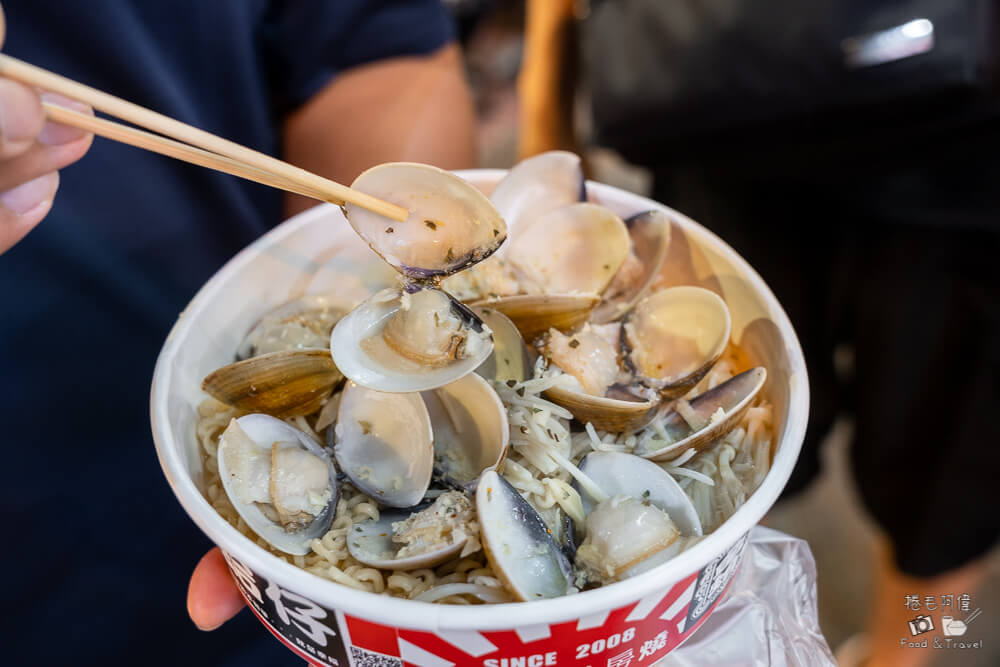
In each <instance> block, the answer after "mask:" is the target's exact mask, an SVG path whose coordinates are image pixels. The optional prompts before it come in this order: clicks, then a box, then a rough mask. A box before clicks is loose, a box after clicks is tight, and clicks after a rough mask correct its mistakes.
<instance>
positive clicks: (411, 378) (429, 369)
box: [330, 285, 493, 392]
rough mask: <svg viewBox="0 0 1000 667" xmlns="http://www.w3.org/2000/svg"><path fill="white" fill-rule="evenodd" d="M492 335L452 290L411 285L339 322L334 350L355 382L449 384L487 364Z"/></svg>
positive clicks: (382, 387)
mask: <svg viewBox="0 0 1000 667" xmlns="http://www.w3.org/2000/svg"><path fill="white" fill-rule="evenodd" d="M492 349H493V340H492V334H491V332H490V330H489V328H488V327H487V326H486V325H485V324H483V321H482V320H480V319H479V317H478V316H476V314H475V313H473V312H472V311H471V310H469V308H468V307H467V306H465V305H464V304H462V303H461V302H460V301H457V300H455V299H454V298H452V297H451V296H450V295H449V294H448V293H447V292H444V291H442V290H438V289H434V288H432V287H424V286H419V285H409V286H407V287H406V288H405V289H393V288H390V289H386V290H382V291H381V292H378V293H377V294H375V295H374V296H372V297H371V298H369V299H368V300H366V301H365V302H364V303H362V304H361V305H360V306H358V307H357V308H355V309H354V310H353V311H351V312H350V313H349V314H348V315H347V316H345V317H344V318H343V319H341V320H340V322H338V323H337V326H335V327H334V329H333V332H332V333H331V335H330V351H331V354H332V355H333V360H334V362H335V363H336V364H337V367H338V368H339V369H340V370H341V372H343V374H344V375H345V376H347V377H348V378H349V379H350V380H351V381H352V382H354V383H356V384H359V385H363V386H365V387H368V388H370V389H375V390H378V391H385V392H414V391H424V390H427V389H433V388H435V387H440V386H442V385H445V384H448V383H449V382H452V381H454V380H456V379H458V378H460V377H462V376H464V375H466V374H468V373H471V372H472V371H474V370H475V369H476V368H478V367H479V366H480V364H482V363H483V362H484V361H485V360H486V359H487V357H489V356H490V353H491V352H492Z"/></svg>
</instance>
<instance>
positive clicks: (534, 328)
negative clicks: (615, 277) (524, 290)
mask: <svg viewBox="0 0 1000 667" xmlns="http://www.w3.org/2000/svg"><path fill="white" fill-rule="evenodd" d="M600 300H601V299H600V297H598V296H596V295H593V294H515V295H513V296H504V297H497V298H492V299H480V300H477V301H473V302H472V304H471V305H472V306H473V307H475V308H490V309H492V310H495V311H497V312H499V313H502V314H503V315H505V316H506V317H507V318H508V319H510V321H511V322H513V323H514V325H515V326H516V327H517V329H518V331H520V332H521V336H522V337H523V338H524V340H534V339H535V338H537V337H538V336H540V335H541V334H543V333H545V332H546V331H548V330H549V329H557V330H559V331H570V330H572V329H575V328H576V327H578V326H580V325H581V324H583V323H584V322H586V321H587V318H588V317H590V311H592V310H593V309H594V306H596V305H597V304H598V302H600Z"/></svg>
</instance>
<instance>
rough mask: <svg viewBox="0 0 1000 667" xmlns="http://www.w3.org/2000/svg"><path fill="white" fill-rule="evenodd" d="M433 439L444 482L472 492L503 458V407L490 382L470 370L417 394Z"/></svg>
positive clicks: (507, 437) (507, 427)
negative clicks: (480, 478) (422, 403)
mask: <svg viewBox="0 0 1000 667" xmlns="http://www.w3.org/2000/svg"><path fill="white" fill-rule="evenodd" d="M421 396H422V398H423V399H424V404H425V405H426V406H427V411H428V413H429V414H430V419H431V428H432V430H433V437H434V472H435V475H436V476H437V477H439V478H440V479H441V481H443V482H444V483H445V484H447V485H449V486H454V487H457V488H460V489H463V490H465V491H468V492H470V493H471V492H473V491H475V489H476V484H477V482H478V481H479V477H480V476H481V475H482V474H483V473H484V472H486V471H487V470H496V469H497V468H499V467H500V465H501V464H502V463H503V460H504V458H505V457H506V456H507V446H508V444H509V443H510V424H509V423H508V421H507V410H506V408H505V407H504V405H503V402H502V401H501V400H500V397H499V396H498V395H497V393H496V391H494V390H493V387H491V386H490V383H489V382H487V381H486V380H484V379H483V378H481V377H480V376H478V375H476V374H475V373H472V374H470V375H466V376H465V377H463V378H461V379H459V380H456V381H455V382H452V383H450V384H447V385H445V386H443V387H440V388H438V389H435V390H433V391H425V392H423V393H422V394H421Z"/></svg>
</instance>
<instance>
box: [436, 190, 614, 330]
mask: <svg viewBox="0 0 1000 667" xmlns="http://www.w3.org/2000/svg"><path fill="white" fill-rule="evenodd" d="M509 246H510V251H509V252H508V253H507V255H506V258H505V259H504V258H495V259H492V260H490V261H489V262H485V263H483V264H482V265H480V266H479V267H476V269H474V271H472V272H470V274H469V275H470V276H471V277H468V276H465V275H464V274H463V276H462V277H461V279H462V280H463V281H464V282H463V283H462V284H457V283H456V284H455V286H456V287H457V288H458V289H460V290H461V291H460V294H462V295H463V296H465V297H467V298H470V300H471V302H472V304H473V305H477V306H483V307H489V308H493V309H495V310H498V311H500V312H501V313H503V314H504V315H506V316H507V317H509V318H510V319H511V321H513V322H514V324H515V325H517V328H518V329H519V330H520V331H521V334H522V336H524V338H525V339H526V340H532V339H533V338H535V337H536V336H538V335H539V334H542V333H544V332H545V331H548V330H549V329H550V328H554V329H558V330H560V331H567V330H570V329H573V328H575V327H577V326H579V325H580V324H583V323H584V322H585V321H586V320H587V318H588V317H590V313H591V311H592V310H593V309H594V307H595V306H597V304H598V303H599V302H600V294H601V293H602V292H603V291H604V290H605V288H607V286H608V284H609V283H610V282H611V281H612V279H613V278H614V276H615V274H616V273H617V272H618V271H619V269H620V268H621V266H622V264H623V263H624V262H625V260H626V258H627V257H628V255H629V236H628V230H627V229H626V228H625V223H623V222H622V220H621V218H619V217H618V216H617V215H615V214H614V213H612V212H611V211H609V210H608V209H606V208H604V207H602V206H598V205H596V204H590V203H578V204H571V205H569V206H564V207H562V208H558V209H555V210H552V211H549V212H548V213H546V214H545V215H543V216H541V217H539V218H537V219H535V220H533V221H530V223H529V224H528V225H527V229H524V230H522V231H520V232H519V234H518V236H517V237H516V239H513V240H512V241H511V242H510V244H509ZM501 262H502V263H503V264H502V266H503V267H504V270H503V271H500V270H498V269H497V268H496V267H497V265H498V263H501ZM477 272H478V273H477ZM484 272H486V273H487V275H486V279H485V280H478V281H477V276H478V278H479V279H482V278H483V274H484ZM495 276H500V281H499V282H497V281H496V280H495V279H494V278H495ZM453 280H454V279H453ZM470 280H471V283H472V284H471V287H470V286H469V282H470ZM515 290H516V293H515V292H514V291H515ZM482 291H486V292H487V293H489V294H490V297H489V298H487V299H475V298H472V297H473V296H474V295H475V294H477V293H479V292H482Z"/></svg>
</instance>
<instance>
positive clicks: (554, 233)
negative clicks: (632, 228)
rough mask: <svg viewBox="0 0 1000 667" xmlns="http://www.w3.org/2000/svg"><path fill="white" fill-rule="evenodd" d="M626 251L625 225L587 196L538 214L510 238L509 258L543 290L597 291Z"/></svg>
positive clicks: (616, 270)
mask: <svg viewBox="0 0 1000 667" xmlns="http://www.w3.org/2000/svg"><path fill="white" fill-rule="evenodd" d="M628 253H629V235H628V229H626V227H625V223H624V222H622V219H621V218H619V217H618V216H617V215H615V214H614V213H613V212H611V211H610V210H608V209H606V208H604V207H603V206H598V205H597V204H591V203H588V202H584V203H579V204H571V205H569V206H564V207H562V208H558V209H555V210H553V211H550V212H548V213H546V214H545V215H543V216H541V217H539V218H537V219H536V220H534V221H532V222H531V223H530V224H528V225H527V228H526V229H524V230H522V231H520V232H519V233H518V235H517V237H516V238H515V239H512V240H511V242H510V251H509V252H508V253H507V258H508V261H509V262H510V263H511V264H512V265H513V266H514V267H515V268H516V269H517V270H518V272H519V273H520V274H521V275H522V277H523V280H526V281H527V282H528V283H530V284H532V285H534V286H536V287H538V288H539V289H541V291H542V292H543V293H545V294H600V293H601V292H603V291H604V288H606V287H607V286H608V284H609V283H610V282H611V280H612V279H613V278H614V276H615V274H616V273H617V272H618V270H619V269H620V268H621V266H622V264H623V263H624V262H625V259H626V257H628Z"/></svg>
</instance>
